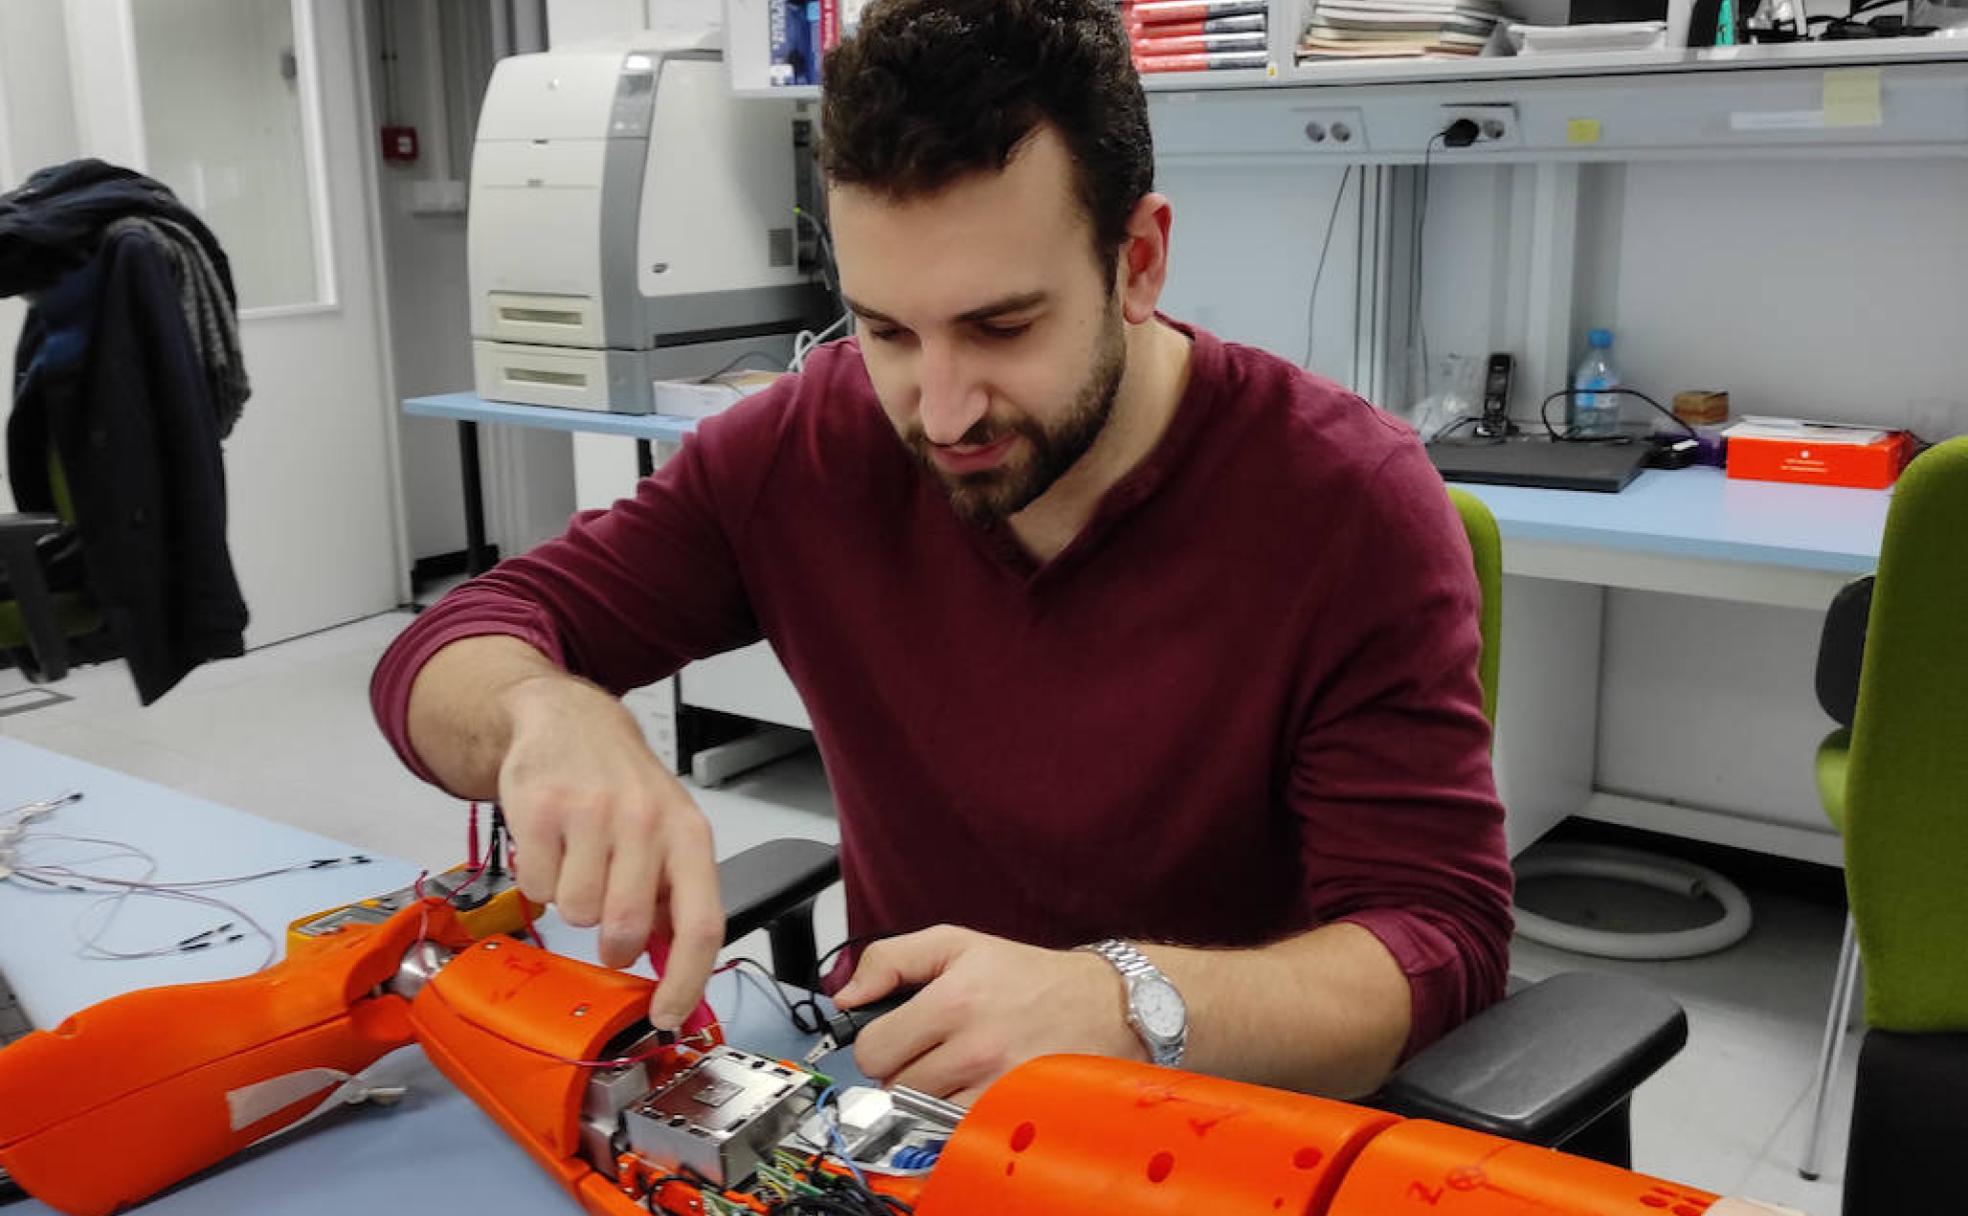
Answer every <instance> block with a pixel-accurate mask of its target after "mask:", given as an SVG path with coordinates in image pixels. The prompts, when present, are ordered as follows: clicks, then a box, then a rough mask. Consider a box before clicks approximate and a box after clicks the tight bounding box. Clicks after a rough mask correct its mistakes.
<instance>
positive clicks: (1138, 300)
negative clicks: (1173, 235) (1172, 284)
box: [1114, 194, 1175, 325]
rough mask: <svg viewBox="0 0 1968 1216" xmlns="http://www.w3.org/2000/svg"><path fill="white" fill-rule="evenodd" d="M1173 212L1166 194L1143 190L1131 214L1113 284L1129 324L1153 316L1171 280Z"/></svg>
mask: <svg viewBox="0 0 1968 1216" xmlns="http://www.w3.org/2000/svg"><path fill="white" fill-rule="evenodd" d="M1174 215H1175V212H1174V209H1173V208H1172V207H1171V206H1170V204H1169V200H1168V196H1167V195H1164V194H1144V195H1142V196H1141V201H1140V202H1138V203H1136V204H1135V205H1134V211H1133V213H1132V214H1130V215H1129V216H1128V223H1127V241H1126V243H1125V244H1123V245H1122V246H1121V257H1120V264H1119V265H1118V266H1116V267H1115V268H1114V278H1115V283H1114V286H1115V290H1117V291H1118V292H1119V293H1120V298H1121V315H1122V317H1124V318H1125V319H1126V320H1127V322H1128V323H1129V324H1130V325H1141V324H1143V323H1145V322H1147V321H1148V320H1150V319H1152V318H1153V317H1154V315H1155V306H1156V305H1157V304H1158V303H1159V302H1160V300H1161V298H1162V285H1163V284H1164V283H1166V282H1168V255H1169V223H1170V222H1171V221H1172V220H1173V219H1174Z"/></svg>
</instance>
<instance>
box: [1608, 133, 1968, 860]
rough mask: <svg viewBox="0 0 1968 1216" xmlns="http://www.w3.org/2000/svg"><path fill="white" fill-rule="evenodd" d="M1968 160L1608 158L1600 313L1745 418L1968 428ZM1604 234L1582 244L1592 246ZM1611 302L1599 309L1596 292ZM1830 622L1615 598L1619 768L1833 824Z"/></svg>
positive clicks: (1612, 651) (1664, 788) (1660, 392)
mask: <svg viewBox="0 0 1968 1216" xmlns="http://www.w3.org/2000/svg"><path fill="white" fill-rule="evenodd" d="M1964 200H1968V161H1961V160H1921V161H1897V160H1895V161H1863V162H1844V163H1838V162H1826V161H1803V162H1788V163H1786V162H1777V163H1763V162H1757V163H1750V164H1738V165H1725V164H1705V165H1680V164H1658V165H1656V164H1637V165H1629V166H1626V167H1625V168H1624V169H1623V170H1619V171H1614V172H1604V173H1602V174H1601V175H1600V180H1599V181H1597V182H1595V183H1594V188H1593V190H1592V191H1591V192H1590V201H1591V207H1590V208H1589V209H1588V216H1587V219H1588V221H1589V222H1590V223H1591V224H1593V225H1595V226H1596V227H1597V228H1598V229H1600V230H1601V231H1603V232H1604V233H1605V234H1606V236H1607V240H1608V242H1609V243H1612V242H1616V244H1617V247H1618V256H1617V257H1616V258H1612V257H1606V256H1599V257H1595V258H1591V259H1582V261H1581V283H1580V287H1581V290H1580V294H1579V298H1580V300H1581V312H1583V311H1585V310H1586V309H1587V308H1588V307H1590V308H1591V310H1592V311H1593V312H1594V313H1595V315H1597V316H1599V317H1601V318H1603V319H1600V320H1597V321H1594V322H1592V323H1595V324H1605V325H1610V326H1612V327H1613V328H1614V329H1615V331H1616V333H1617V335H1618V338H1617V348H1618V354H1619V357H1620V360H1621V365H1622V370H1623V372H1624V374H1625V376H1626V377H1627V379H1628V381H1629V382H1630V383H1632V384H1634V385H1635V386H1637V387H1640V388H1642V389H1643V390H1645V391H1648V392H1652V393H1655V395H1657V396H1662V400H1663V401H1665V400H1666V398H1665V396H1664V394H1671V393H1673V392H1675V391H1677V390H1679V389H1685V388H1696V387H1718V388H1726V389H1728V390H1729V392H1730V396H1731V401H1732V404H1733V405H1734V406H1735V408H1736V410H1737V411H1738V412H1744V411H1752V412H1766V413H1796V414H1803V415H1807V416H1811V417H1819V418H1834V419H1853V420H1856V421H1862V422H1872V423H1880V424H1884V425H1890V426H1913V427H1915V428H1916V429H1917V430H1919V431H1921V432H1922V433H1923V434H1925V435H1927V436H1928V437H1930V438H1936V437H1942V436H1944V435H1946V434H1949V433H1955V432H1959V431H1960V430H1962V429H1964V428H1968V341H1964V337H1968V333H1964V328H1965V327H1964V325H1963V322H1962V318H1964V317H1968V224H1964V223H1963V222H1962V221H1963V216H1964V214H1968V212H1964V206H1968V203H1964ZM1584 245H1585V241H1584V240H1583V239H1582V240H1581V246H1582V247H1584ZM1588 298H1589V299H1590V301H1591V304H1590V305H1587V304H1586V303H1585V301H1586V300H1587V299H1588ZM1821 623H1822V621H1821V616H1820V614H1818V613H1813V612H1797V611H1787V610H1783V609H1774V608H1755V607H1749V606H1743V605H1730V604H1720V603H1715V602H1710V601H1702V600H1693V599H1686V598H1682V597H1673V596H1661V595H1648V594H1640V593H1626V592H1619V593H1613V594H1611V595H1609V596H1608V599H1607V609H1606V651H1605V663H1604V669H1603V670H1604V694H1603V697H1604V700H1603V702H1602V705H1601V712H1600V738H1599V764H1600V768H1599V783H1600V784H1601V785H1602V786H1604V787H1607V788H1613V789H1618V790H1621V791H1623V792H1628V793H1634V794H1639V795H1642V796H1646V797H1652V798H1658V799H1667V800H1675V801H1681V802H1686V803H1689V804H1691V805H1697V806H1711V807H1721V808H1725V809H1734V810H1740V811H1745V812H1749V813H1751V814H1755V815H1759V816H1763V817H1767V818H1774V819H1779V820H1783V821H1788V822H1795V823H1799V824H1802V825H1806V826H1810V827H1820V826H1823V823H1824V819H1823V815H1822V814H1821V812H1820V811H1819V809H1818V798H1817V793H1816V787H1815V785H1814V783H1813V778H1812V773H1811V758H1812V754H1813V752H1814V750H1815V748H1816V746H1817V744H1818V741H1819V740H1820V739H1822V738H1823V736H1824V734H1825V733H1826V732H1827V731H1828V730H1829V729H1830V728H1831V722H1830V721H1829V720H1828V719H1827V718H1825V716H1824V715H1823V713H1822V712H1821V711H1820V710H1819V709H1818V707H1817V701H1816V698H1815V695H1814V693H1813V691H1812V673H1813V670H1814V663H1815V660H1816V654H1817V634H1818V629H1819V628H1820V626H1821Z"/></svg>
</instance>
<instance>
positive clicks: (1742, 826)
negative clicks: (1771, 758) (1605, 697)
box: [1463, 469, 1892, 865]
mask: <svg viewBox="0 0 1968 1216" xmlns="http://www.w3.org/2000/svg"><path fill="white" fill-rule="evenodd" d="M1463 488H1464V489H1467V490H1469V491H1471V492H1472V493H1474V494H1475V495H1476V496H1477V497H1479V498H1481V499H1482V500H1483V501H1484V502H1485V503H1487V504H1488V505H1489V507H1490V510H1491V512H1492V513H1493V514H1495V516H1496V518H1497V525H1498V527H1499V529H1500V530H1501V531H1502V533H1503V568H1504V574H1505V576H1506V577H1505V580H1504V582H1505V586H1504V592H1503V602H1504V613H1503V643H1502V654H1501V661H1502V662H1501V665H1502V673H1501V677H1500V684H1499V689H1498V694H1499V695H1498V705H1497V736H1496V752H1495V758H1496V772H1497V784H1498V787H1499V790H1500V792H1501V793H1502V795H1503V800H1504V805H1505V806H1506V807H1507V808H1508V810H1509V817H1508V819H1507V821H1506V830H1507V833H1508V836H1509V839H1510V847H1511V851H1512V852H1513V853H1514V852H1517V851H1519V850H1521V849H1523V848H1525V847H1527V846H1528V845H1530V844H1531V843H1532V842H1533V841H1535V840H1536V839H1537V838H1538V837H1539V836H1541V835H1543V834H1544V833H1545V832H1546V831H1548V830H1550V829H1551V828H1552V827H1553V826H1555V825H1556V824H1557V823H1558V821H1559V820H1561V819H1563V818H1565V817H1566V816H1567V815H1574V814H1583V815H1585V816H1587V817H1588V818H1593V819H1599V820H1603V821H1606V822H1611V823H1619V824H1623V825H1625V826H1628V827H1639V828H1645V829H1648V830H1650V831H1659V832H1667V833H1670V834H1673V835H1680V836H1688V837H1692V838H1695V839H1699V840H1708V841H1713V842H1715V843H1718V844H1727V845H1733V846H1735V847H1738V848H1747V849H1754V850H1757V851H1760V852H1767V853H1775V854H1778V855H1781V856H1788V857H1798V858H1803V859H1806V860H1811V861H1818V862H1823V863H1826V864H1833V865H1835V864H1839V862H1840V859H1841V856H1842V854H1841V849H1840V845H1839V841H1838V838H1837V836H1836V835H1834V834H1832V833H1831V832H1830V830H1829V829H1828V828H1824V827H1821V826H1820V825H1821V822H1822V821H1821V817H1820V816H1818V815H1817V814H1816V808H1815V807H1809V808H1803V811H1804V812H1807V813H1808V814H1800V821H1799V823H1797V824H1780V823H1770V822H1765V821H1755V820H1749V819H1744V818H1740V817H1735V816H1731V815H1727V814H1724V813H1722V812H1718V811H1709V810H1704V809H1700V808H1692V807H1685V806H1678V805H1670V804H1668V803H1665V802H1658V801H1651V800H1648V799H1642V798H1635V797H1631V796H1627V795H1622V794H1616V793H1611V792H1608V791H1603V790H1599V789H1597V788H1596V787H1595V784H1594V776H1595V768H1596V753H1597V750H1598V722H1599V703H1600V695H1601V689H1600V680H1599V673H1600V667H1601V654H1600V643H1601V625H1602V609H1603V605H1604V597H1605V592H1606V589H1607V588H1616V589H1621V590H1629V591H1652V592H1662V593H1666V594H1671V595H1688V596H1696V597H1700V598H1704V599H1718V600H1729V601H1735V602H1739V603H1749V604H1767V605H1774V606H1778V607H1784V608H1802V609H1807V610H1810V611H1817V612H1821V611H1823V610H1824V608H1825V606H1826V605H1827V604H1829V603H1830V602H1831V597H1832V595H1833V594H1834V593H1836V591H1837V590H1838V588H1839V587H1841V586H1842V585H1844V583H1846V582H1847V581H1849V580H1850V579H1852V578H1855V577H1857V576H1859V575H1861V574H1866V573H1869V572H1870V571H1871V570H1872V569H1873V568H1874V566H1876V565H1877V564H1878V560H1879V545H1880V541H1881V538H1882V536H1883V535H1884V532H1885V527H1886V508H1887V505H1888V503H1890V502H1891V501H1892V495H1891V493H1890V492H1889V491H1885V490H1847V489H1835V488H1826V487H1818V486H1798V485H1787V484H1783V483H1778V482H1754V481H1731V480H1729V479H1728V478H1726V477H1724V476H1723V474H1722V473H1721V471H1720V470H1717V469H1680V470H1675V471H1673V472H1668V471H1663V470H1650V471H1647V472H1644V473H1642V474H1641V475H1640V477H1639V478H1638V479H1637V480H1635V481H1634V483H1633V484H1632V485H1630V486H1628V487H1627V488H1626V489H1625V490H1623V491H1621V492H1620V493H1618V494H1598V493H1588V492H1583V491H1575V490H1536V489H1529V488H1524V487H1517V486H1478V485H1469V486H1464V487H1463ZM1809 661H1810V659H1809V656H1800V657H1799V662H1800V663H1808V662H1809Z"/></svg>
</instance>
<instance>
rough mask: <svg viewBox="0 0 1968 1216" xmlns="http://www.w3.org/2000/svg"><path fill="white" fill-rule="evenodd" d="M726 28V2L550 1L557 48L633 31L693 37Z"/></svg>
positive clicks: (551, 31)
mask: <svg viewBox="0 0 1968 1216" xmlns="http://www.w3.org/2000/svg"><path fill="white" fill-rule="evenodd" d="M723 24H724V0H547V36H548V37H549V38H550V39H552V41H553V45H555V46H566V45H567V44H568V43H570V42H579V41H581V40H583V39H587V38H597V37H605V36H607V35H609V34H620V33H626V32H628V31H631V30H641V29H651V30H671V31H678V32H688V33H694V32H697V31H700V30H706V29H711V28H713V27H717V26H722V25H723Z"/></svg>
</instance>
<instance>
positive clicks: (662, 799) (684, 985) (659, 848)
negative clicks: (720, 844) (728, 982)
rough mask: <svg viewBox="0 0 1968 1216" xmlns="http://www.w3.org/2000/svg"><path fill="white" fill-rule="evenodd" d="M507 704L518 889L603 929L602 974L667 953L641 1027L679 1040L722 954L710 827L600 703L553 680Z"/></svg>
mask: <svg viewBox="0 0 1968 1216" xmlns="http://www.w3.org/2000/svg"><path fill="white" fill-rule="evenodd" d="M506 698H507V708H508V712H509V713H510V721H511V723H512V738H511V743H510V745H509V747H508V748H507V750H506V753H505V758H504V760H503V761H502V762H501V764H500V766H499V803H500V806H501V807H502V808H503V809H504V810H505V815H506V822H507V824H508V825H509V826H510V827H511V829H512V834H513V844H514V846H515V848H516V850H517V860H518V871H519V873H518V877H519V887H520V890H521V891H523V892H524V893H525V894H526V896H527V897H528V898H530V899H533V900H536V901H538V902H541V903H548V902H551V903H552V904H554V905H555V906H556V907H557V908H558V909H559V910H560V915H561V917H562V918H563V919H564V920H566V921H567V923H568V924H570V925H575V926H577V927H580V928H587V927H589V926H593V925H600V926H601V961H602V963H603V964H604V965H606V966H610V967H625V966H627V965H629V964H630V963H632V962H634V961H635V958H636V956H637V955H638V954H639V953H640V952H641V951H642V949H643V947H644V946H645V944H653V943H661V942H664V941H668V942H669V943H670V953H669V960H668V965H667V966H666V967H665V968H664V974H663V977H662V980H661V982H660V983H659V984H658V985H657V987H656V992H655V995H654V996H653V998H652V999H651V1001H650V1014H649V1017H650V1022H651V1023H652V1024H653V1025H654V1026H655V1027H656V1028H657V1029H659V1030H670V1031H674V1030H676V1029H678V1028H679V1027H680V1026H681V1025H682V1024H683V1021H684V1019H685V1018H687V1017H688V1016H689V1015H690V1013H691V1012H692V1011H693V1010H695V1009H696V1008H697V1003H698V1002H699V1001H700V1000H702V999H703V995H704V984H705V982H706V981H707V980H709V978H710V973H711V966H712V964H713V963H714V962H715V961H716V959H717V952H718V948H719V947H720V946H721V945H723V942H724V907H723V903H722V902H721V900H720V899H719V897H718V885H717V857H716V854H715V852H714V850H713V847H712V841H711V827H710V823H709V822H708V821H707V820H706V819H705V818H704V813H703V812H702V811H701V810H699V809H698V808H697V805H696V803H694V802H693V801H691V798H690V795H689V793H688V792H687V791H686V790H685V789H684V788H683V786H682V784H680V783H679V782H678V781H677V779H676V778H675V777H673V776H671V775H670V774H669V773H668V772H667V771H666V770H665V769H664V768H663V766H662V764H661V763H660V762H659V761H658V760H657V759H656V757H655V756H654V755H653V754H651V752H650V750H649V746H648V744H647V743H645V742H644V740H643V737H642V732H641V730H640V729H638V728H637V726H636V724H635V720H634V719H633V718H632V717H630V716H629V713H628V711H627V710H625V709H623V708H622V705H621V703H620V702H619V701H617V700H616V699H615V698H613V697H611V696H609V695H608V694H607V693H606V692H604V691H602V690H601V689H599V688H596V687H595V686H593V685H591V684H588V683H586V682H584V681H580V680H575V679H570V678H568V677H566V676H564V675H561V674H559V673H554V674H552V675H544V676H540V677H537V678H534V679H528V680H525V681H523V682H521V683H519V684H516V685H514V686H513V687H512V688H511V689H510V690H509V691H508V692H507V694H506Z"/></svg>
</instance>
